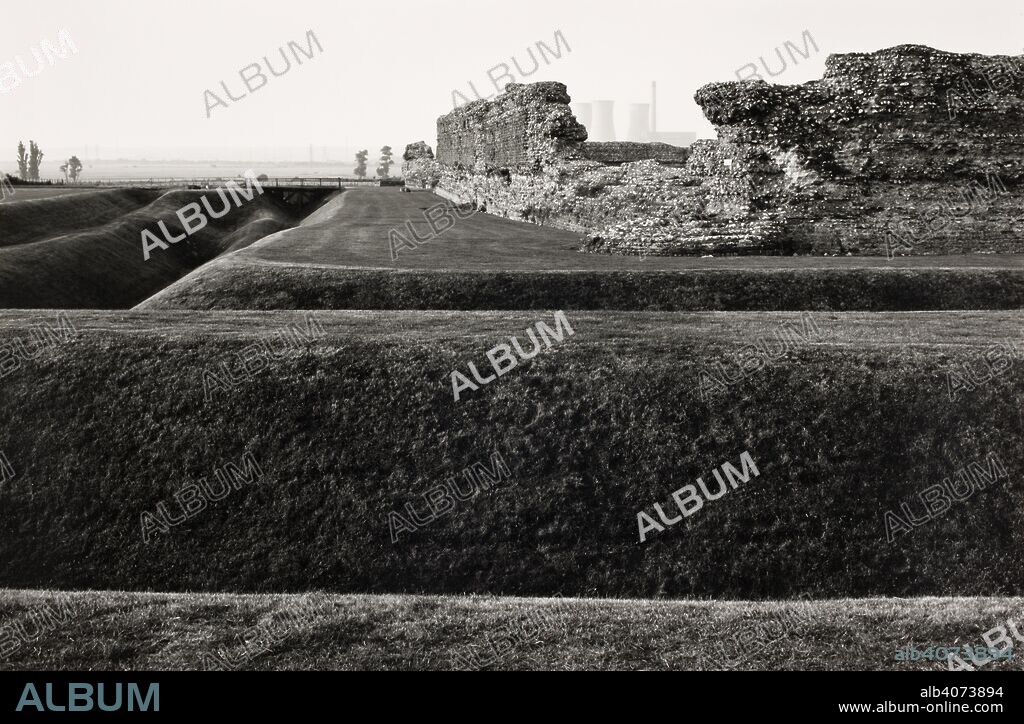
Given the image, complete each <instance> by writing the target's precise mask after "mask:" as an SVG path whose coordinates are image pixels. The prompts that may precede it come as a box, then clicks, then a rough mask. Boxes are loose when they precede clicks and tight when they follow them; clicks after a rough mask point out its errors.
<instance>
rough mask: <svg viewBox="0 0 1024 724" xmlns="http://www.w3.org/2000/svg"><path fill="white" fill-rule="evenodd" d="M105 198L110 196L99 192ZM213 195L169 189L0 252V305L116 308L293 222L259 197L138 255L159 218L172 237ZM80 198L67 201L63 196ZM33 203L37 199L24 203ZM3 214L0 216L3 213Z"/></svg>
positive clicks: (291, 213)
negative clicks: (185, 210) (87, 224)
mask: <svg viewBox="0 0 1024 724" xmlns="http://www.w3.org/2000/svg"><path fill="white" fill-rule="evenodd" d="M97 193H98V194H104V193H109V192H97ZM204 194H207V195H212V198H211V199H210V201H211V204H212V206H213V208H214V209H215V210H219V209H220V208H221V206H222V205H221V202H220V199H219V198H218V197H217V194H216V192H215V191H205V192H200V191H171V192H167V193H164V194H163V195H161V196H160V198H159V199H157V200H156V201H154V202H153V203H151V204H149V205H148V206H146V207H144V208H141V209H137V210H133V211H130V212H128V213H126V214H124V215H122V216H119V217H118V218H117V219H116V220H113V221H110V222H109V223H106V224H103V225H102V226H96V227H94V228H87V229H84V230H81V231H75V232H71V233H67V234H65V235H63V236H54V237H52V238H47V239H46V240H45V241H39V242H37V243H26V244H20V245H17V246H9V247H4V248H0V307H7V308H31V309H44V308H45V309H81V308H99V309H120V308H126V307H131V306H133V305H135V304H137V303H138V302H139V301H141V300H143V299H145V298H147V297H149V296H151V295H152V294H154V293H155V292H157V291H159V290H160V289H162V288H163V287H165V286H167V285H168V284H170V283H171V282H173V281H175V280H177V279H179V278H181V277H182V276H184V275H185V274H187V273H188V272H190V271H192V270H193V269H195V268H196V267H198V266H200V265H201V264H204V263H205V262H208V261H210V260H211V259H213V258H214V257H216V256H218V255H219V254H222V253H224V252H226V251H229V250H234V249H239V248H242V247H244V246H247V245H248V244H251V243H252V242H254V241H256V240H258V239H260V238H262V237H264V236H266V235H268V234H271V233H274V232H276V231H280V230H281V229H284V228H287V227H289V226H292V225H293V224H295V223H296V222H297V217H296V215H295V212H294V211H292V210H291V209H289V208H288V207H287V206H285V205H284V204H281V203H279V202H277V201H275V200H274V199H273V198H272V197H271V196H270V195H267V194H264V195H262V196H260V195H257V196H256V197H255V198H254V199H253V200H252V201H245V202H243V203H242V204H241V206H238V207H235V206H234V205H232V207H231V208H232V210H231V211H230V212H229V213H227V214H226V215H225V216H223V217H222V218H220V219H212V218H211V219H210V220H209V223H208V224H207V226H206V227H204V228H203V229H201V230H199V231H197V232H196V233H194V234H192V235H191V236H189V237H188V238H186V239H184V240H182V241H180V242H178V243H176V244H173V245H169V247H170V248H168V249H166V250H165V249H155V250H153V251H152V252H151V258H150V259H149V260H146V259H144V257H143V253H142V238H141V237H142V231H143V230H146V229H148V230H149V231H150V232H152V233H154V234H155V235H156V237H157V238H160V239H162V238H163V234H162V232H161V231H160V229H159V227H158V223H159V222H160V221H163V222H164V223H165V224H166V226H167V228H168V230H169V231H170V233H171V234H172V235H174V236H178V235H180V234H181V233H182V231H183V230H182V225H181V222H180V221H179V219H178V217H177V215H176V214H177V211H178V210H179V209H180V208H182V207H183V206H185V205H187V204H189V203H192V202H199V201H200V199H201V198H202V196H203V195H204ZM81 196H86V194H82V195H80V196H74V197H67V198H68V199H75V198H81ZM27 203H37V202H27ZM2 213H3V211H0V214H2Z"/></svg>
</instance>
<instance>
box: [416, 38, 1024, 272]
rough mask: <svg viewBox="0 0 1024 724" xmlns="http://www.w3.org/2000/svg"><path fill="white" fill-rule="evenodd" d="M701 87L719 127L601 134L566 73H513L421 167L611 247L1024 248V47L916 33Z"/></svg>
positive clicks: (522, 215)
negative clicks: (574, 97) (529, 78)
mask: <svg viewBox="0 0 1024 724" xmlns="http://www.w3.org/2000/svg"><path fill="white" fill-rule="evenodd" d="M696 101H697V103H698V104H700V106H701V107H702V108H703V110H704V113H705V115H706V116H707V118H708V119H709V120H710V121H711V122H712V123H713V124H714V125H715V127H716V130H717V132H718V140H714V141H710V140H705V141H698V142H696V143H695V144H694V145H693V146H691V147H690V148H688V149H681V148H676V147H672V146H666V145H665V144H637V143H589V142H587V141H586V138H587V134H586V129H585V128H584V127H583V126H581V125H580V124H579V123H578V122H577V120H576V119H575V117H574V116H573V114H572V112H571V111H570V109H569V105H568V104H569V95H568V93H567V92H566V88H565V86H564V85H562V84H561V83H550V82H548V83H534V84H531V85H519V84H510V85H509V86H508V87H507V88H506V91H505V93H504V94H502V95H501V96H498V97H497V98H496V99H494V100H492V101H476V102H473V103H470V104H468V105H466V106H464V107H462V108H459V109H457V110H455V111H452V112H451V113H449V114H447V115H445V116H442V117H441V118H440V119H438V124H437V135H438V148H437V158H436V159H434V158H432V154H431V153H430V149H429V147H428V146H426V144H423V143H422V142H420V143H419V144H412V145H410V146H409V148H408V149H407V150H406V154H405V160H406V163H405V166H404V170H405V174H406V179H407V182H409V183H411V184H419V185H423V186H426V187H430V188H433V189H435V190H436V191H437V192H438V193H440V194H442V195H444V196H446V197H448V198H451V199H453V200H456V201H460V202H464V203H470V204H473V205H474V206H476V207H477V208H479V209H482V210H485V211H487V212H488V213H492V214H498V215H501V216H505V217H508V218H513V219H520V220H525V221H531V222H534V223H538V224H551V225H555V226H558V227H561V228H567V229H571V230H574V231H578V232H580V233H581V234H582V235H583V236H584V237H585V241H584V244H583V249H585V250H587V251H595V252H614V253H625V254H637V253H643V254H663V255H681V254H709V253H747V254H751V253H753V254H790V253H801V254H803V253H814V254H888V255H890V256H891V255H895V254H949V253H962V252H1020V251H1024V244H1022V241H1021V240H1022V238H1024V229H1022V226H1024V212H1022V210H1021V209H1022V203H1021V202H1022V200H1024V199H1022V185H1021V180H1022V176H1024V123H1022V121H1024V58H1021V57H1019V56H983V55H974V54H955V53H945V52H941V51H937V50H933V49H931V48H927V47H924V46H915V45H904V46H898V47H895V48H889V49H886V50H882V51H879V52H876V53H850V54H843V55H833V56H830V57H829V58H828V60H827V62H826V71H825V76H824V78H823V79H822V80H818V81H812V82H809V83H804V84H803V85H798V86H780V85H770V84H768V83H765V82H763V81H743V82H728V83H712V84H710V85H706V86H704V87H703V88H701V89H700V90H698V91H697V94H696Z"/></svg>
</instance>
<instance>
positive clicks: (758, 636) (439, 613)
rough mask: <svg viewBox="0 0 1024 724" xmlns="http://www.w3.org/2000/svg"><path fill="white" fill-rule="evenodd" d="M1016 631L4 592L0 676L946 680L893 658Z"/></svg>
mask: <svg viewBox="0 0 1024 724" xmlns="http://www.w3.org/2000/svg"><path fill="white" fill-rule="evenodd" d="M1022 618H1024V599H1020V598H948V597H944V598H918V599H909V600H908V599H841V600H818V601H781V602H771V603H750V602H735V601H640V600H609V599H556V598H543V599H536V598H532V599H531V598H515V597H500V598H498V597H491V596H391V595H385V596H367V595H355V596H339V595H324V594H317V593H314V594H309V595H303V596H296V595H250V596H240V595H229V594H213V595H209V594H153V593H139V594H133V593H115V592H95V593H71V594H67V593H59V592H48V591H10V590H8V591H0V637H3V638H0V644H2V645H3V646H4V652H5V654H6V656H3V657H0V667H2V668H5V669H16V670H21V669H31V670H46V669H65V668H67V669H76V670H202V669H204V668H237V669H239V670H274V671H278V670H303V669H304V670H412V669H415V670H422V669H444V670H449V669H475V668H480V669H486V670H523V669H545V670H605V669H610V670H623V669H625V670H637V669H640V670H675V671H679V670H715V669H718V670H721V669H733V670H755V671H767V670H780V669H783V670H785V669H796V670H897V671H912V670H918V671H920V670H927V671H945V670H947V669H948V668H949V664H948V663H947V662H944V661H943V662H940V661H927V660H919V661H913V662H911V661H907V662H904V661H896V660H895V652H896V651H898V650H899V649H901V648H903V647H905V646H908V645H913V646H915V647H917V648H918V649H919V650H921V651H924V650H926V649H927V648H928V647H929V646H945V647H948V646H987V644H986V643H985V642H984V640H983V639H982V635H983V634H984V633H986V632H987V631H989V630H990V629H992V628H994V627H996V626H1000V625H1003V626H1005V624H1006V622H1007V621H1008V620H1011V621H1017V622H1019V621H1020V620H1021V619H1022ZM1018 626H1019V623H1018ZM4 634H6V636H4ZM15 637H18V638H16V639H15ZM12 647H13V648H12ZM1015 653H1018V652H1015ZM1022 661H1024V658H1022V657H1021V656H1019V655H1016V656H1015V657H1014V658H1012V659H1009V660H1001V661H992V662H988V663H986V664H984V665H982V666H979V667H978V670H979V671H1006V670H1014V671H1020V670H1022V667H1024V664H1022Z"/></svg>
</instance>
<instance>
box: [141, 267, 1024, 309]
mask: <svg viewBox="0 0 1024 724" xmlns="http://www.w3.org/2000/svg"><path fill="white" fill-rule="evenodd" d="M1022 307H1024V269H1021V268H1016V269H992V268H893V269H884V268H870V267H852V268H835V269H825V268H806V269H772V268H737V269H713V270H699V269H691V270H686V271H648V272H644V271H592V270H587V271H583V270H578V271H563V272H545V271H535V270H534V271H491V272H488V271H473V272H460V271H452V270H404V271H389V270H382V269H344V268H337V267H317V266H302V265H298V264H295V265H285V264H267V263H260V262H252V261H250V260H249V259H247V258H245V257H242V256H239V257H232V258H230V259H222V260H218V262H217V263H216V264H213V265H211V266H209V267H206V268H203V269H202V270H201V271H200V272H198V273H196V274H194V275H192V276H190V277H188V278H186V279H183V280H182V281H180V282H178V283H177V284H175V285H173V286H171V287H168V288H167V289H165V290H164V291H162V292H161V293H160V294H159V295H158V296H157V297H155V298H153V299H150V300H147V301H146V302H144V303H143V304H141V305H139V308H140V309H267V310H270V309H453V310H475V309H507V310H515V309H567V310H568V309H578V310H602V309H607V310H650V311H704V310H707V311H789V310H793V311H795V310H803V309H808V310H836V311H903V310H907V311H909V310H933V309H1020V308H1022Z"/></svg>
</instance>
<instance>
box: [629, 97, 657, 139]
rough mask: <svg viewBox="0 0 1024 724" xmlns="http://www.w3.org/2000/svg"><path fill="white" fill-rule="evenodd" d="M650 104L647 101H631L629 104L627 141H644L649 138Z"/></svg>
mask: <svg viewBox="0 0 1024 724" xmlns="http://www.w3.org/2000/svg"><path fill="white" fill-rule="evenodd" d="M650 120H651V106H650V104H649V103H633V104H631V105H630V106H629V132H628V133H627V134H626V140H627V141H637V142H638V143H646V142H647V141H649V140H650V136H651V129H650Z"/></svg>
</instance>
